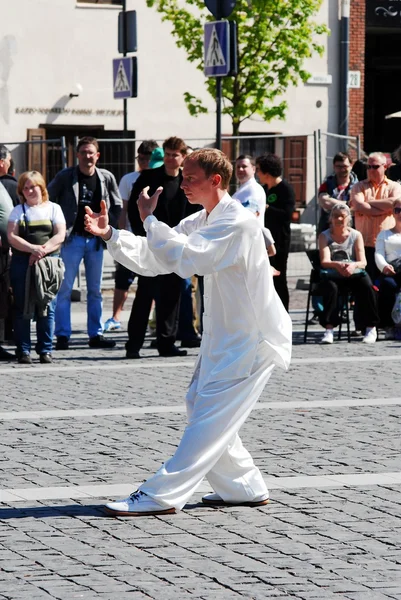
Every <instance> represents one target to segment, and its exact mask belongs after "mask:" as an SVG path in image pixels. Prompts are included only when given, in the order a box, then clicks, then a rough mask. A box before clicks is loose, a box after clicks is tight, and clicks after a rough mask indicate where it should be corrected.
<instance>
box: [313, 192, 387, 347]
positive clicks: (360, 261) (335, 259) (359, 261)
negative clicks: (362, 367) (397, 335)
mask: <svg viewBox="0 0 401 600" xmlns="http://www.w3.org/2000/svg"><path fill="white" fill-rule="evenodd" d="M350 222H351V212H350V209H349V208H348V206H347V205H346V204H344V203H342V202H341V203H340V202H339V203H338V204H335V205H334V206H333V208H332V210H331V213H330V228H329V229H326V230H325V231H323V232H322V233H321V234H320V236H319V252H320V264H321V267H322V271H321V274H322V282H321V284H320V288H321V294H322V296H323V313H322V314H321V318H320V324H321V325H322V326H323V327H325V332H324V335H323V338H322V340H321V343H322V344H332V343H333V328H334V327H336V326H337V325H338V324H339V322H340V314H339V313H340V311H339V308H341V307H339V304H338V298H339V296H341V295H342V294H343V293H344V292H346V291H351V292H352V294H353V296H354V298H355V314H354V319H355V321H357V322H356V328H357V329H362V330H363V331H365V335H364V337H363V340H362V341H363V342H364V343H365V344H372V343H374V342H375V341H376V339H377V331H376V325H377V324H378V314H377V306H376V304H377V302H376V292H375V291H374V290H373V287H372V282H371V280H370V277H369V276H368V275H367V273H366V272H365V271H364V268H365V267H366V257H365V250H364V245H363V239H362V235H361V234H360V233H359V231H356V230H355V229H352V228H351V227H350Z"/></svg>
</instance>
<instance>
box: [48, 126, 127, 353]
mask: <svg viewBox="0 0 401 600" xmlns="http://www.w3.org/2000/svg"><path fill="white" fill-rule="evenodd" d="M77 156H78V165H77V166H76V167H69V168H68V169H63V170H62V171H60V172H59V173H57V175H56V176H55V178H54V179H53V181H51V182H50V184H49V186H48V191H49V197H50V200H51V201H52V202H56V203H57V204H60V206H61V208H62V210H63V213H64V216H65V220H66V223H67V235H66V240H65V243H64V244H63V247H62V249H61V257H62V259H63V261H64V265H65V275H64V281H63V283H62V286H61V288H60V291H59V293H58V297H57V307H56V329H55V332H56V336H57V344H56V350H67V349H68V345H69V338H70V336H71V292H72V288H73V285H74V281H75V278H76V276H77V274H78V270H79V265H80V263H81V261H82V260H83V261H84V265H85V275H86V284H87V315H88V318H87V328H88V336H89V346H90V347H91V348H112V347H114V346H115V342H114V341H112V340H106V339H105V338H104V337H103V335H102V334H103V323H102V293H101V281H102V270H103V245H102V244H101V243H100V241H99V239H96V238H95V237H94V236H93V235H91V234H88V232H87V231H85V227H84V216H85V206H89V207H91V208H92V210H94V211H96V212H97V210H98V209H100V201H101V200H104V201H105V202H106V206H107V209H108V214H109V218H110V220H111V222H112V223H113V224H114V225H115V226H117V223H118V217H119V215H120V212H121V208H122V200H121V196H120V193H119V191H118V186H117V183H116V180H115V178H114V175H113V174H112V173H110V171H106V169H98V168H97V167H96V163H97V161H98V160H99V157H100V153H99V145H98V142H97V140H96V138H93V137H89V136H85V137H83V138H81V139H80V140H79V142H78V145H77Z"/></svg>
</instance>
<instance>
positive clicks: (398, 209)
mask: <svg viewBox="0 0 401 600" xmlns="http://www.w3.org/2000/svg"><path fill="white" fill-rule="evenodd" d="M393 211H394V214H395V215H399V214H401V206H395V207H394V208H393Z"/></svg>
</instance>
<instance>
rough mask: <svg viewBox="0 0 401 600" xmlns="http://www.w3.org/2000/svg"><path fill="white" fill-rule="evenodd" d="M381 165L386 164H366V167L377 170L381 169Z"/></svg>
mask: <svg viewBox="0 0 401 600" xmlns="http://www.w3.org/2000/svg"><path fill="white" fill-rule="evenodd" d="M380 167H384V165H366V168H367V169H368V171H369V170H370V169H374V170H375V171H376V170H377V169H380Z"/></svg>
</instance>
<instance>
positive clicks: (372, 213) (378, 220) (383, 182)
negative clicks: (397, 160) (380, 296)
mask: <svg viewBox="0 0 401 600" xmlns="http://www.w3.org/2000/svg"><path fill="white" fill-rule="evenodd" d="M386 168H387V159H386V156H385V155H384V154H383V153H382V152H372V154H369V157H368V164H367V173H368V178H367V179H365V180H363V181H361V182H359V183H357V184H356V185H354V187H353V188H352V190H351V200H350V206H351V208H352V209H353V211H354V215H355V229H357V230H358V231H360V232H361V234H362V237H363V242H364V246H365V254H366V261H367V265H366V271H367V272H368V273H369V275H370V278H371V279H372V281H373V282H374V281H375V280H377V279H378V278H379V275H380V273H379V270H378V268H377V267H376V263H375V244H376V238H377V236H378V234H379V232H380V231H382V230H384V229H391V228H392V227H394V216H393V204H394V202H395V201H396V200H399V199H401V185H400V184H399V183H397V182H395V181H390V180H389V179H388V178H387V177H386V175H385V172H386Z"/></svg>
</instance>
